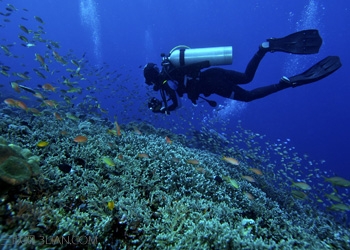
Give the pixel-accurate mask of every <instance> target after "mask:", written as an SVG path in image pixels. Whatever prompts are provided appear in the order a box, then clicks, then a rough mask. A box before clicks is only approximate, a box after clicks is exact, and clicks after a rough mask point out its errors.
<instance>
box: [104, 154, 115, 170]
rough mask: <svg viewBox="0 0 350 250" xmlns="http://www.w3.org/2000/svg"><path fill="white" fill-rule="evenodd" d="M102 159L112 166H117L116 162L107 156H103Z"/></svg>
mask: <svg viewBox="0 0 350 250" xmlns="http://www.w3.org/2000/svg"><path fill="white" fill-rule="evenodd" d="M102 161H103V162H104V163H106V164H107V165H108V166H111V167H114V166H115V163H114V162H113V160H112V159H111V158H109V157H107V156H103V157H102Z"/></svg>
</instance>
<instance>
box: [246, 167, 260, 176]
mask: <svg viewBox="0 0 350 250" xmlns="http://www.w3.org/2000/svg"><path fill="white" fill-rule="evenodd" d="M249 170H250V171H252V172H253V173H254V174H257V175H263V172H262V171H261V170H260V169H258V168H249Z"/></svg>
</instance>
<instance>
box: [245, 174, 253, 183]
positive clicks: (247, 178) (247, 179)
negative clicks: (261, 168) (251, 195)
mask: <svg viewBox="0 0 350 250" xmlns="http://www.w3.org/2000/svg"><path fill="white" fill-rule="evenodd" d="M242 178H243V179H245V180H246V181H249V182H255V179H254V178H253V177H251V176H249V175H242Z"/></svg>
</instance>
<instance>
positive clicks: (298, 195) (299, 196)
mask: <svg viewBox="0 0 350 250" xmlns="http://www.w3.org/2000/svg"><path fill="white" fill-rule="evenodd" d="M291 193H292V196H293V197H294V198H296V199H299V200H304V199H306V198H307V194H305V193H304V192H301V191H299V190H294V189H293V190H292V191H291Z"/></svg>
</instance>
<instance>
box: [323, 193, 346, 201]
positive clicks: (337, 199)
mask: <svg viewBox="0 0 350 250" xmlns="http://www.w3.org/2000/svg"><path fill="white" fill-rule="evenodd" d="M325 196H326V197H327V198H328V199H330V200H332V201H336V202H342V200H341V199H340V198H339V196H338V195H337V194H336V193H331V194H325Z"/></svg>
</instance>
